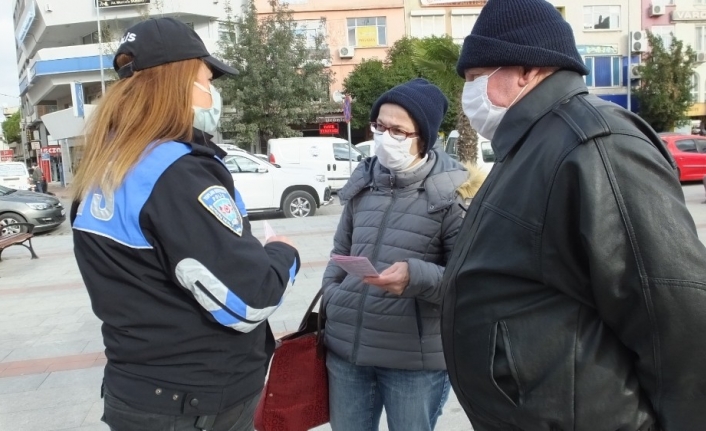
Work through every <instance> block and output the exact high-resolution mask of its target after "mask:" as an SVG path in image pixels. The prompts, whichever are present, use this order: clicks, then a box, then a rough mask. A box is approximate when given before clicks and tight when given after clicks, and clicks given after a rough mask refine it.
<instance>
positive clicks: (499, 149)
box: [491, 70, 588, 162]
mask: <svg viewBox="0 0 706 431" xmlns="http://www.w3.org/2000/svg"><path fill="white" fill-rule="evenodd" d="M581 93H588V88H586V83H585V82H584V80H583V77H582V76H581V75H579V74H578V73H576V72H572V71H568V70H560V71H558V72H555V73H553V74H551V75H550V76H549V77H547V78H546V79H545V80H544V81H542V82H540V83H539V85H538V86H537V87H535V88H534V89H532V91H530V92H529V93H527V95H526V96H525V97H523V98H522V99H520V101H519V102H517V104H515V105H514V106H512V107H511V108H510V109H508V111H507V113H506V114H505V117H504V118H503V119H502V121H501V122H500V124H499V125H498V130H497V132H496V133H495V136H494V137H493V140H492V142H491V146H492V147H493V151H494V152H495V157H496V160H497V161H498V162H502V161H503V160H504V159H505V157H507V155H508V154H509V153H510V151H512V149H513V148H514V147H515V145H517V144H518V143H519V142H520V141H521V140H522V137H523V136H525V135H526V134H527V132H528V131H529V130H530V129H531V128H532V126H534V124H535V123H536V122H537V121H538V120H539V119H540V118H542V117H544V116H545V115H546V114H547V113H548V112H549V111H551V110H552V108H554V106H556V105H558V104H559V103H561V102H563V101H567V100H569V99H571V98H572V97H574V96H576V95H577V94H581Z"/></svg>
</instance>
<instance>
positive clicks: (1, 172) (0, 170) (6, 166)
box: [0, 163, 27, 177]
mask: <svg viewBox="0 0 706 431" xmlns="http://www.w3.org/2000/svg"><path fill="white" fill-rule="evenodd" d="M22 176H27V170H26V169H25V167H24V165H22V163H0V177H22Z"/></svg>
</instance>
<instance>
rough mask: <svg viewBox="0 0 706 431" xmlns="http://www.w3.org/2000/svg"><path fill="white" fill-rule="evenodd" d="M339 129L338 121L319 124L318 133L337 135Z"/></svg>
mask: <svg viewBox="0 0 706 431" xmlns="http://www.w3.org/2000/svg"><path fill="white" fill-rule="evenodd" d="M339 130H340V129H339V128H338V123H324V124H319V134H320V135H338V133H339Z"/></svg>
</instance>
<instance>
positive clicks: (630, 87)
mask: <svg viewBox="0 0 706 431" xmlns="http://www.w3.org/2000/svg"><path fill="white" fill-rule="evenodd" d="M631 64H632V33H630V1H628V67H627V69H626V70H625V74H626V75H627V80H626V82H627V83H628V100H627V105H626V107H627V108H628V111H632V100H631V99H632V76H631V74H630V66H631Z"/></svg>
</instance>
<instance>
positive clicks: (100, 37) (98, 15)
mask: <svg viewBox="0 0 706 431" xmlns="http://www.w3.org/2000/svg"><path fill="white" fill-rule="evenodd" d="M95 1H96V22H97V23H98V57H99V58H100V68H101V94H102V95H105V71H104V70H103V31H102V29H101V9H100V3H99V0H95Z"/></svg>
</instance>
